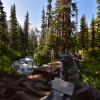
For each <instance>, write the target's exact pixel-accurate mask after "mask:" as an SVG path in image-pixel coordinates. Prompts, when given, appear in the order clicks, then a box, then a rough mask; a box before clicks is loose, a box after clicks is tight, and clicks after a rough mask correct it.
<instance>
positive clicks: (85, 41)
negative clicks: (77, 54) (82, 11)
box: [80, 15, 89, 50]
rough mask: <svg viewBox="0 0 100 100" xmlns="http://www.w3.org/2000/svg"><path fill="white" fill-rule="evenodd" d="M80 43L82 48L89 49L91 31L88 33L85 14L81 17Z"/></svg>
mask: <svg viewBox="0 0 100 100" xmlns="http://www.w3.org/2000/svg"><path fill="white" fill-rule="evenodd" d="M80 45H81V48H82V49H86V50H88V48H89V33H88V26H87V23H86V17H85V15H83V16H82V18H81V24H80Z"/></svg>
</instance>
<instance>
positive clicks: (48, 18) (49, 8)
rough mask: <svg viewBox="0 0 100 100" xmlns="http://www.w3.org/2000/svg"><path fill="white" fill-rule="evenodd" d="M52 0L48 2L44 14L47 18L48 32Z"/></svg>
mask: <svg viewBox="0 0 100 100" xmlns="http://www.w3.org/2000/svg"><path fill="white" fill-rule="evenodd" d="M51 3H52V0H48V5H47V13H46V17H47V29H48V31H49V28H50V26H51V20H52V14H51V13H52V5H51Z"/></svg>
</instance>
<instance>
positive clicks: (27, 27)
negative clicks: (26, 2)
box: [24, 12, 29, 53]
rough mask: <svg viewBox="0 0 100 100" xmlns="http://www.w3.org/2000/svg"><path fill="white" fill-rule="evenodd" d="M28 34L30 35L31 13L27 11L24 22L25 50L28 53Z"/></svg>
mask: <svg viewBox="0 0 100 100" xmlns="http://www.w3.org/2000/svg"><path fill="white" fill-rule="evenodd" d="M28 35H29V14H28V12H27V14H26V16H25V22H24V42H25V44H24V50H25V52H26V53H28V52H29V45H28Z"/></svg>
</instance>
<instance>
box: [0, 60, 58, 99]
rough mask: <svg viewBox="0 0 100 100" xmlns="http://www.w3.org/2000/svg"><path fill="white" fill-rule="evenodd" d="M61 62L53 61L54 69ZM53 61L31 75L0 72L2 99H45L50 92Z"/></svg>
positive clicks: (0, 96)
mask: <svg viewBox="0 0 100 100" xmlns="http://www.w3.org/2000/svg"><path fill="white" fill-rule="evenodd" d="M59 64H60V63H59V62H55V63H52V71H54V70H55V69H56V68H57V66H58V65H59ZM50 70H51V63H49V64H47V65H43V67H41V68H39V69H38V70H36V71H33V72H32V73H31V74H30V75H28V76H25V75H8V74H0V100H43V98H45V96H47V95H48V94H49V91H50V86H49V84H48V80H51V79H52V78H53V76H52V75H51V72H50Z"/></svg>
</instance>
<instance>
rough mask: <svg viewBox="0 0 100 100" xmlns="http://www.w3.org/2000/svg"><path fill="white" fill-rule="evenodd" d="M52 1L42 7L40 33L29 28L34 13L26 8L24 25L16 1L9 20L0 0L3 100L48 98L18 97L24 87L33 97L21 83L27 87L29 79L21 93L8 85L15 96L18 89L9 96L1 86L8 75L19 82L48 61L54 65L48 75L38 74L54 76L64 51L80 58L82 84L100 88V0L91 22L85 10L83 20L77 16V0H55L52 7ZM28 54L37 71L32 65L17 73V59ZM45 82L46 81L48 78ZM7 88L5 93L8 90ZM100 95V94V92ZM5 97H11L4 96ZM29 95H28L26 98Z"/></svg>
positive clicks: (49, 0) (95, 88)
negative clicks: (27, 72)
mask: <svg viewBox="0 0 100 100" xmlns="http://www.w3.org/2000/svg"><path fill="white" fill-rule="evenodd" d="M90 1H91V0H90ZM52 2H53V0H47V5H46V9H45V7H43V9H41V23H40V24H41V30H40V33H39V34H37V33H36V32H35V31H34V30H32V29H31V30H30V28H29V26H30V23H31V22H30V15H31V13H29V12H28V11H26V14H25V16H24V22H23V23H24V25H23V26H22V25H21V24H20V23H19V22H18V20H17V11H16V10H17V9H16V8H17V7H16V4H13V5H11V8H9V9H10V18H9V19H10V20H9V21H8V20H7V13H6V11H5V7H4V5H3V0H0V100H49V99H36V98H35V99H25V98H24V99H19V98H17V96H19V95H21V93H22V90H23V91H24V92H25V93H29V94H31V96H30V98H31V97H32V91H33V90H31V89H30V88H29V87H25V89H26V90H25V89H24V88H23V89H22V87H21V86H22V85H23V86H26V84H24V83H25V82H26V81H27V80H26V81H25V80H23V81H25V82H24V83H22V84H20V89H19V88H18V89H19V91H21V92H19V91H18V89H17V88H16V89H15V87H14V86H12V87H11V89H12V92H11V91H10V88H7V89H8V90H9V91H10V92H11V94H12V95H15V94H13V93H15V92H13V90H14V91H17V92H16V95H17V96H16V98H15V97H12V99H11V98H9V97H11V96H9V95H10V92H8V94H5V95H6V96H4V94H3V90H2V88H1V87H3V85H2V84H4V83H3V82H4V81H3V78H4V77H7V79H9V81H13V80H14V81H16V80H18V79H19V77H20V78H21V77H26V76H27V77H28V75H30V74H31V73H33V74H34V73H37V74H38V69H41V68H42V67H43V66H44V65H45V64H48V63H49V64H51V65H50V67H51V69H50V70H52V71H51V72H50V73H49V74H45V73H47V72H45V71H44V72H40V70H39V73H44V74H43V75H44V76H45V77H49V78H50V79H51V76H50V75H52V73H53V69H54V68H53V67H54V66H55V65H53V63H54V62H59V63H61V55H64V54H69V55H70V56H71V57H73V59H74V58H75V57H76V58H77V60H78V62H75V63H76V65H77V66H78V72H79V77H80V81H81V83H82V84H84V85H87V86H90V87H92V89H94V90H96V91H100V0H96V3H97V9H96V16H94V15H91V19H90V20H91V22H90V23H88V20H87V17H86V15H85V14H84V13H83V15H82V16H81V19H80V20H79V19H78V15H79V10H80V8H79V7H78V2H77V0H55V6H52ZM33 6H34V4H33ZM8 23H9V25H8ZM25 57H30V58H31V59H32V66H33V65H34V66H36V67H37V70H36V72H34V71H33V70H35V69H34V68H33V69H32V71H31V73H30V74H22V73H19V72H18V66H19V65H18V64H16V65H15V66H13V65H14V64H15V62H16V61H19V60H20V59H22V58H25ZM26 64H27V62H26ZM23 66H24V65H23ZM34 66H33V67H34ZM62 66H63V64H62ZM66 67H67V64H66ZM73 70H74V69H73ZM33 74H32V75H33ZM66 74H67V73H66ZM9 77H11V78H9ZM12 77H13V78H12ZM37 77H38V76H37ZM52 77H53V76H52ZM40 78H41V77H39V79H40ZM18 82H22V81H21V80H18V81H17V83H18ZM43 82H44V83H45V81H43ZM8 83H9V82H8ZM17 83H16V84H17ZM12 84H13V82H12ZM18 84H19V83H18ZM27 84H28V83H27ZM29 84H30V83H29ZM34 84H35V83H34ZM37 84H39V83H37ZM41 84H42V83H41ZM45 84H47V83H45ZM14 85H15V84H14ZM18 86H19V85H18ZM38 86H39V85H37V87H38ZM40 86H41V85H40ZM7 87H8V84H7ZM42 88H43V87H42ZM7 89H5V90H4V91H6V90H7ZM21 89H22V90H21ZM8 90H7V91H8ZM28 90H30V91H28ZM7 91H6V92H5V93H7ZM34 91H35V90H34ZM36 93H38V92H36ZM98 94H99V97H100V92H99V93H98ZM22 95H23V94H22ZM27 95H28V94H27ZM27 95H25V96H27ZM42 95H43V93H42ZM7 96H8V97H7ZM25 96H23V97H25ZM40 96H41V95H40ZM3 97H4V98H8V99H4V98H3ZM19 97H20V96H19ZM28 97H29V96H27V97H26V98H28ZM41 97H42V96H41ZM50 100H56V99H50ZM57 100H58V99H57ZM59 100H67V99H59ZM68 100H69V99H68ZM70 100H85V99H70ZM86 100H87V99H86ZM88 100H100V99H88Z"/></svg>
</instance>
